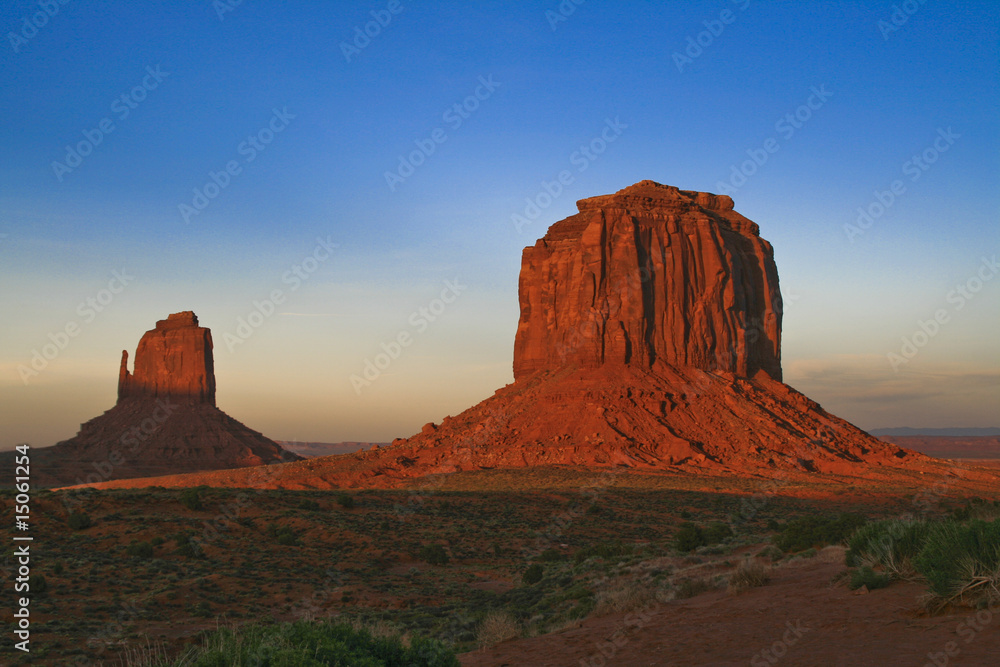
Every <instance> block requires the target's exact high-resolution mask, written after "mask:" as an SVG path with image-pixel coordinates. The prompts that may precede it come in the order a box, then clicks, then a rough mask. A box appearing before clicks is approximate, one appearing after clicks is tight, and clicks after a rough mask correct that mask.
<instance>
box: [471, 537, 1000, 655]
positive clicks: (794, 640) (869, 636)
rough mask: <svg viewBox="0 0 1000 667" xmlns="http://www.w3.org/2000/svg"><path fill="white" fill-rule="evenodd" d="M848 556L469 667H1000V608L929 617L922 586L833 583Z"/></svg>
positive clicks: (508, 651)
mask: <svg viewBox="0 0 1000 667" xmlns="http://www.w3.org/2000/svg"><path fill="white" fill-rule="evenodd" d="M843 562H844V561H843V549H842V548H839V547H831V548H828V549H825V550H824V551H823V552H821V553H820V554H819V555H818V556H817V557H815V558H812V559H804V560H798V561H793V562H791V563H788V564H785V565H783V566H782V567H780V568H778V569H776V570H774V572H773V573H772V579H771V582H770V583H769V584H768V585H767V586H765V587H763V588H758V589H754V590H751V591H748V592H746V593H743V594H741V595H736V596H732V595H728V594H727V593H725V592H724V591H716V592H711V593H706V594H703V595H700V596H698V597H695V598H692V599H690V600H682V601H674V602H669V603H663V604H658V605H656V606H657V607H658V608H652V609H650V610H648V611H647V612H645V613H643V612H637V613H633V614H631V615H626V614H618V615H614V616H608V617H603V618H593V619H586V620H584V621H582V622H581V623H580V625H579V626H578V627H576V628H571V629H569V630H565V631H563V632H560V633H555V634H551V635H545V636H541V637H533V638H530V639H518V640H511V641H508V642H504V643H502V644H499V645H497V646H494V647H492V648H490V649H487V650H485V651H476V652H473V653H467V654H464V655H462V656H461V659H462V664H463V665H465V666H466V667H487V666H494V665H510V666H511V667H515V666H517V667H521V666H522V665H531V666H533V667H534V666H537V667H557V666H560V667H561V666H563V665H565V666H570V665H572V666H573V667H589V666H592V667H602V666H604V665H623V666H625V665H628V666H632V665H636V666H639V665H643V666H645V665H751V666H752V667H765V666H768V665H788V666H792V665H795V666H799V665H844V666H845V667H846V666H851V667H860V666H862V665H871V666H873V667H883V666H887V665H892V666H895V665H914V666H916V667H921V666H923V665H928V664H929V665H935V662H932V661H931V657H930V656H929V654H934V657H935V658H936V665H935V667H945V666H946V665H976V666H980V665H983V666H987V665H990V666H1000V608H995V609H993V610H982V611H980V612H979V613H978V619H977V613H976V612H975V611H972V610H962V611H959V612H956V613H950V614H945V615H939V616H934V617H928V616H926V615H924V614H922V613H921V609H922V607H921V605H920V602H919V599H918V598H919V596H920V595H921V594H922V593H923V592H924V590H925V589H924V587H923V586H922V585H920V584H909V583H903V584H894V585H893V586H891V587H889V588H887V589H881V590H876V591H872V592H871V593H868V594H865V595H856V594H854V593H852V592H851V591H849V590H848V589H847V587H846V586H845V585H844V584H833V585H832V584H831V580H832V579H833V578H834V577H836V575H837V574H838V573H839V572H841V571H842V570H843V569H844V565H843ZM602 649H603V653H602ZM949 650H950V651H951V653H952V655H951V656H949V655H947V651H949ZM764 651H769V652H768V653H765V652H764ZM778 654H780V656H779V655H778Z"/></svg>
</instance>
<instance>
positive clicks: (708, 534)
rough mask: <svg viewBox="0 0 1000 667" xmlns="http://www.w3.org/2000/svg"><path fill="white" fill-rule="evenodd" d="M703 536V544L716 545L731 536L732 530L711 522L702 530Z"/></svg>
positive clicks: (722, 524)
mask: <svg viewBox="0 0 1000 667" xmlns="http://www.w3.org/2000/svg"><path fill="white" fill-rule="evenodd" d="M702 532H703V533H704V535H705V542H706V543H708V544H718V543H719V542H724V541H725V540H727V539H729V538H730V537H732V536H733V530H732V528H730V527H729V526H728V525H727V524H725V523H722V522H721V521H713V522H711V523H710V524H708V525H707V526H705V527H704V528H703V529H702Z"/></svg>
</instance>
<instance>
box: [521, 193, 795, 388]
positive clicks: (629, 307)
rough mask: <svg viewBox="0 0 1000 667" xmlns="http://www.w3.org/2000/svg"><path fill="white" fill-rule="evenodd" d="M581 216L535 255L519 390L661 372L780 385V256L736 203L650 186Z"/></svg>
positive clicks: (528, 277)
mask: <svg viewBox="0 0 1000 667" xmlns="http://www.w3.org/2000/svg"><path fill="white" fill-rule="evenodd" d="M577 206H578V208H579V211H580V212H579V213H577V214H576V215H573V216H570V217H569V218H566V219H565V220H561V221H560V222H557V223H555V224H554V225H552V227H550V228H549V230H548V232H547V233H546V234H545V236H544V237H543V238H541V239H539V240H538V242H537V243H535V245H534V246H529V247H527V248H525V249H524V253H523V256H522V260H521V277H520V282H519V286H518V292H519V300H520V304H521V317H520V320H519V321H518V326H517V334H516V336H515V340H514V379H515V380H521V379H523V378H526V377H527V376H529V375H531V374H532V373H534V372H536V371H540V370H556V369H559V368H563V367H567V366H571V367H577V368H597V367H599V366H602V365H606V364H607V365H622V364H627V365H633V366H637V367H639V368H652V367H653V365H654V363H655V362H657V361H662V362H665V363H668V364H670V365H672V366H681V367H691V368H700V369H703V370H713V371H714V370H723V371H728V372H731V373H734V374H736V375H739V376H741V377H753V376H754V375H755V374H756V373H757V372H758V371H763V372H765V373H767V374H768V375H769V376H770V377H771V378H772V379H775V380H780V379H781V351H780V350H781V294H780V292H779V290H778V272H777V269H776V268H775V264H774V253H773V251H772V249H771V245H770V244H769V243H768V242H767V241H765V240H764V239H762V238H760V234H759V230H758V227H757V225H756V224H755V223H753V222H751V221H750V220H748V219H746V218H745V217H743V216H742V215H740V214H739V213H737V212H735V211H734V210H733V200H732V199H730V198H729V197H727V196H721V195H712V194H708V193H704V192H689V191H685V190H678V189H677V188H675V187H671V186H667V185H660V184H659V183H654V182H653V181H642V182H641V183H637V184H635V185H632V186H630V187H628V188H625V189H624V190H621V191H619V192H617V193H615V194H613V195H606V196H602V197H592V198H590V199H584V200H582V201H580V202H578V204H577Z"/></svg>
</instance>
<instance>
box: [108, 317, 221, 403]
mask: <svg viewBox="0 0 1000 667" xmlns="http://www.w3.org/2000/svg"><path fill="white" fill-rule="evenodd" d="M141 397H145V398H158V397H159V398H171V399H175V400H178V401H185V402H195V403H207V404H209V405H215V361H214V360H213V358H212V332H211V331H210V330H208V329H206V328H205V327H200V326H198V316H197V315H195V314H194V313H192V312H191V311H189V310H188V311H184V312H182V313H174V314H172V315H170V316H168V317H167V319H165V320H160V321H158V322H157V323H156V328H155V329H150V330H149V331H147V332H146V333H145V335H143V337H142V338H141V339H140V340H139V347H138V348H136V351H135V372H134V373H129V371H128V350H122V364H121V369H120V370H119V373H118V400H119V402H120V401H121V400H122V399H125V398H141Z"/></svg>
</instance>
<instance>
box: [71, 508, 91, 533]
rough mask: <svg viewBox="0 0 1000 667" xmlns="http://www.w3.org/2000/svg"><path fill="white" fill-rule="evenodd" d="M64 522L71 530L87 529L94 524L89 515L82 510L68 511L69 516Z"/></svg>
mask: <svg viewBox="0 0 1000 667" xmlns="http://www.w3.org/2000/svg"><path fill="white" fill-rule="evenodd" d="M66 522H67V523H68V524H69V527H70V528H72V529H73V530H87V529H88V528H90V527H91V526H92V525H94V524H93V522H92V521H91V520H90V517H89V516H88V515H86V514H84V513H83V512H70V515H69V518H68V519H67V520H66Z"/></svg>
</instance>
